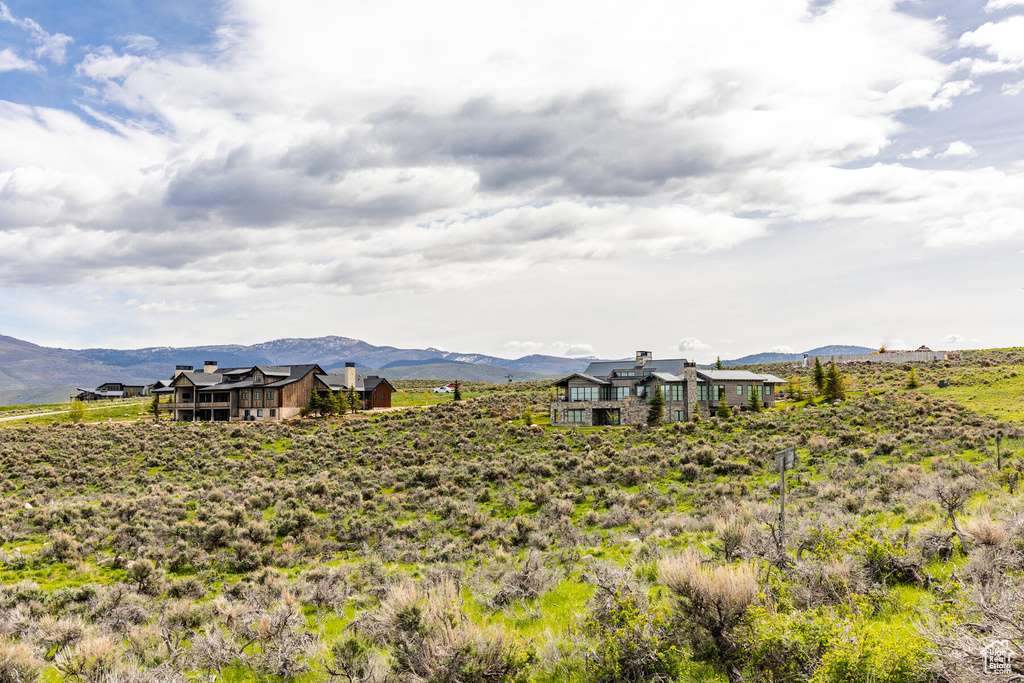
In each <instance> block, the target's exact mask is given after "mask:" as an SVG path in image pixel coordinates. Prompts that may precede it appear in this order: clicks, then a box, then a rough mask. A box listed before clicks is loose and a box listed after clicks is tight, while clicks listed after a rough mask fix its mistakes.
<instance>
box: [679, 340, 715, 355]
mask: <svg viewBox="0 0 1024 683" xmlns="http://www.w3.org/2000/svg"><path fill="white" fill-rule="evenodd" d="M678 348H679V350H680V351H683V352H692V353H706V352H707V351H710V350H711V345H710V344H705V343H704V342H702V341H701V340H700V339H697V338H696V337H683V338H682V339H680V340H679V347H678Z"/></svg>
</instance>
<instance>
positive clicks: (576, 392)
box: [569, 387, 601, 401]
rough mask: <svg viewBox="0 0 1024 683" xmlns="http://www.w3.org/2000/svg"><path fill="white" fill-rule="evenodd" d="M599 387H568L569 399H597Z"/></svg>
mask: <svg viewBox="0 0 1024 683" xmlns="http://www.w3.org/2000/svg"><path fill="white" fill-rule="evenodd" d="M599 389H600V387H569V400H570V401H599V400H601V399H600V392H599Z"/></svg>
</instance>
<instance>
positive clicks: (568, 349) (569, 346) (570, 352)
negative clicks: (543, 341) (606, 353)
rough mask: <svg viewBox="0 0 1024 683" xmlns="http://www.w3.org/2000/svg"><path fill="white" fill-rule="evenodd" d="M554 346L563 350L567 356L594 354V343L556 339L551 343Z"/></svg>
mask: <svg viewBox="0 0 1024 683" xmlns="http://www.w3.org/2000/svg"><path fill="white" fill-rule="evenodd" d="M551 346H552V348H554V349H557V350H558V351H561V352H562V353H563V354H564V355H566V356H593V355H594V347H593V345H592V344H581V343H577V342H565V341H556V342H553V343H552V344H551Z"/></svg>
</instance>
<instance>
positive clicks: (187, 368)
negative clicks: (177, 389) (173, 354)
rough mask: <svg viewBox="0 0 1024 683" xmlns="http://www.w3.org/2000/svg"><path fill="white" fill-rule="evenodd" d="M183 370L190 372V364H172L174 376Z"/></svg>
mask: <svg viewBox="0 0 1024 683" xmlns="http://www.w3.org/2000/svg"><path fill="white" fill-rule="evenodd" d="M183 372H192V366H191V365H175V366H174V377H177V376H178V375H180V374H181V373H183ZM172 379H173V378H172Z"/></svg>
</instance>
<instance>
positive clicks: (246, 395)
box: [242, 391, 249, 401]
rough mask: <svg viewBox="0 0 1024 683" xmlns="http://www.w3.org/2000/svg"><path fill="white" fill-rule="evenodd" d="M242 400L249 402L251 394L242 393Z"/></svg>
mask: <svg viewBox="0 0 1024 683" xmlns="http://www.w3.org/2000/svg"><path fill="white" fill-rule="evenodd" d="M242 400H243V401H248V400H249V392H248V391H243V392H242Z"/></svg>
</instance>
